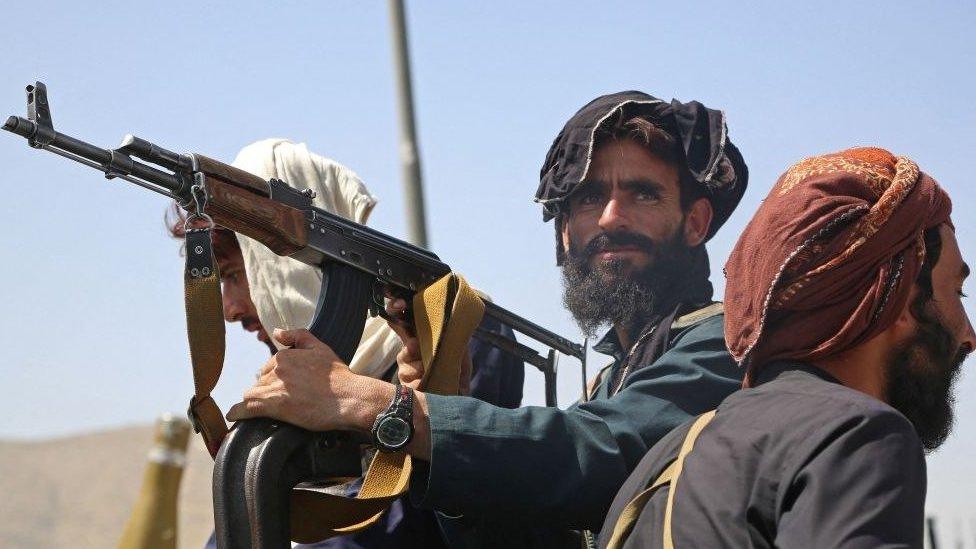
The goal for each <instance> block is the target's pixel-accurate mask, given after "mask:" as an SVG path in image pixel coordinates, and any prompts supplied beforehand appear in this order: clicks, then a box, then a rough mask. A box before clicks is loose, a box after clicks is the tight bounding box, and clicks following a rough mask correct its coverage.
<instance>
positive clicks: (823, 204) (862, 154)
mask: <svg viewBox="0 0 976 549" xmlns="http://www.w3.org/2000/svg"><path fill="white" fill-rule="evenodd" d="M950 210H951V203H950V201H949V197H948V195H947V194H946V193H945V191H943V190H942V189H941V188H940V187H939V185H938V184H937V183H936V182H935V181H934V180H933V179H931V178H930V177H929V176H927V175H925V174H924V173H921V172H919V169H918V166H916V165H915V163H914V162H912V161H911V160H909V159H908V158H905V157H898V158H896V157H894V156H893V155H891V154H890V153H889V152H887V151H885V150H881V149H874V148H861V149H851V150H847V151H843V152H840V153H836V154H828V155H824V156H819V157H814V158H809V159H806V160H804V161H802V162H800V163H799V164H797V165H795V166H793V167H792V168H790V169H789V170H788V171H787V172H786V173H785V174H784V175H783V176H782V177H780V179H779V181H778V182H777V183H776V185H775V186H774V187H773V189H772V191H771V192H770V194H769V196H768V197H767V198H766V200H765V201H764V202H763V203H762V205H761V206H760V208H759V211H758V212H757V213H756V216H755V217H754V218H753V220H752V221H751V222H750V223H749V225H748V227H747V228H746V230H745V232H744V233H743V234H742V237H741V238H740V239H739V242H738V244H737V245H736V247H735V249H734V250H733V251H732V255H731V256H730V257H729V261H728V264H727V265H726V267H725V271H726V276H727V278H728V282H727V286H726V288H727V289H726V292H725V298H726V303H725V306H726V319H725V337H726V341H727V343H728V346H729V349H730V350H731V353H732V355H733V356H734V357H735V358H736V360H738V361H739V362H740V363H741V364H742V365H743V366H744V367H745V370H746V379H745V386H746V387H748V389H746V390H744V391H740V392H738V393H736V394H734V395H732V396H730V397H729V398H728V399H726V400H725V401H724V402H723V403H722V405H721V406H719V407H718V410H717V412H715V413H714V415H712V414H705V415H703V416H701V417H700V418H699V419H698V420H695V421H694V422H689V424H687V425H685V426H683V427H681V428H678V429H676V430H675V431H674V432H673V433H671V434H670V435H668V436H667V437H665V438H664V439H663V440H662V441H661V442H660V443H658V444H657V445H656V446H655V447H654V448H653V449H652V450H651V451H650V452H649V453H648V455H647V456H646V457H645V458H644V459H643V460H642V461H641V463H640V464H639V465H638V467H637V469H636V470H635V471H634V473H633V474H632V475H631V477H630V478H629V479H628V480H627V482H626V484H625V485H624V487H623V488H622V489H621V491H620V493H619V494H618V495H617V497H616V499H615V500H614V502H613V506H612V508H611V511H610V513H609V515H608V516H607V520H606V522H605V523H604V528H603V531H602V534H601V536H602V540H601V542H602V543H601V545H602V546H605V547H606V546H609V547H672V546H684V547H922V543H923V539H922V537H923V536H922V532H923V520H924V515H923V513H924V503H925V486H926V485H925V460H924V456H923V451H924V450H934V449H935V448H937V447H938V446H939V445H940V444H941V443H942V442H943V441H944V440H945V438H946V436H947V435H948V433H949V430H950V426H951V423H952V382H953V380H954V379H955V377H956V375H957V373H958V371H959V368H960V366H961V364H962V361H963V359H964V358H965V357H966V355H967V354H969V353H970V352H971V351H972V350H973V346H974V344H976V334H974V333H973V327H972V325H971V324H970V321H969V319H968V317H967V316H966V312H965V310H964V309H963V305H962V301H961V297H962V296H963V294H962V284H963V280H964V279H965V278H966V276H967V275H968V274H969V267H968V266H967V265H966V263H965V262H963V259H962V257H961V255H960V252H959V246H958V244H957V242H956V236H955V232H954V229H953V225H952V222H951V220H950V218H949V214H950ZM668 471H670V472H668Z"/></svg>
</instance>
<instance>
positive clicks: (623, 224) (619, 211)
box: [597, 196, 630, 233]
mask: <svg viewBox="0 0 976 549" xmlns="http://www.w3.org/2000/svg"><path fill="white" fill-rule="evenodd" d="M597 224H598V225H599V226H600V228H601V229H603V232H605V233H612V232H616V231H621V230H626V229H629V228H630V219H629V218H628V217H627V211H626V208H625V207H624V204H623V203H622V202H621V201H620V199H619V198H617V197H613V196H611V197H610V199H609V200H607V203H606V205H604V206H603V212H602V213H601V214H600V220H599V221H598V222H597Z"/></svg>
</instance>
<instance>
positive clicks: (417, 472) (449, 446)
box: [410, 393, 463, 513]
mask: <svg viewBox="0 0 976 549" xmlns="http://www.w3.org/2000/svg"><path fill="white" fill-rule="evenodd" d="M425 396H426V398H427V414H428V419H429V421H430V462H429V463H428V462H424V461H419V460H414V464H413V473H412V474H411V476H410V499H411V501H412V502H413V504H414V505H416V506H417V507H425V508H431V509H434V508H440V507H439V506H438V503H439V501H441V500H443V499H444V497H443V496H444V492H445V487H449V486H452V485H455V487H456V486H457V485H456V482H458V481H459V479H458V473H457V466H456V464H455V463H454V459H453V458H454V457H455V456H459V455H463V454H462V453H461V452H459V451H458V450H459V449H458V448H457V447H456V438H457V437H455V436H454V433H455V432H456V431H457V430H458V428H459V427H460V426H461V406H460V404H461V403H460V401H461V400H463V399H461V398H459V397H456V396H443V395H432V394H430V393H427V394H425ZM442 510H445V511H448V513H450V510H449V509H442Z"/></svg>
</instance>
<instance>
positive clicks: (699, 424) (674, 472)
mask: <svg viewBox="0 0 976 549" xmlns="http://www.w3.org/2000/svg"><path fill="white" fill-rule="evenodd" d="M713 417H715V410H712V411H710V412H706V413H704V414H702V415H700V416H698V419H696V420H695V422H694V423H692V424H691V427H690V428H689V429H688V434H687V435H685V440H684V442H682V443H681V450H679V451H678V456H677V457H676V458H675V459H674V461H672V462H671V463H669V464H668V466H667V467H665V468H664V471H662V472H661V474H660V475H659V476H658V477H657V478H656V479H655V480H654V482H653V483H652V484H651V485H650V486H648V487H647V488H646V489H644V490H643V491H641V492H640V493H638V494H637V495H636V496H634V498H633V499H631V500H630V502H628V503H627V506H626V507H624V510H623V511H621V512H620V516H619V517H617V522H616V523H615V524H614V526H613V534H612V535H611V536H610V541H609V542H608V543H607V549H620V548H622V547H623V546H624V542H625V541H626V540H627V538H628V537H629V536H630V533H631V532H632V531H633V530H634V525H636V524H637V519H638V518H639V517H640V514H641V511H643V510H644V506H645V505H647V502H648V501H650V499H651V496H653V495H654V494H655V493H657V491H658V490H659V489H660V488H661V487H662V486H667V485H669V484H670V490H668V501H667V504H666V506H665V508H664V528H663V532H662V534H663V540H662V542H663V543H662V545H663V547H664V549H674V539H673V537H672V535H671V520H672V510H673V509H674V494H675V491H676V490H677V488H678V477H679V476H681V470H682V468H683V467H684V463H685V458H687V457H688V454H690V453H691V450H692V449H693V448H694V447H695V441H696V440H697V439H698V435H700V434H701V432H702V429H704V428H705V426H706V425H708V423H709V422H710V421H712V418H713Z"/></svg>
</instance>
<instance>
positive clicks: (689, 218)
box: [684, 198, 714, 248]
mask: <svg viewBox="0 0 976 549" xmlns="http://www.w3.org/2000/svg"><path fill="white" fill-rule="evenodd" d="M713 214H714V211H713V210H712V203H711V202H710V201H709V200H708V199H707V198H699V199H698V200H696V201H695V202H694V203H693V204H692V205H691V207H690V208H688V212H687V213H686V214H685V234H684V237H685V244H686V245H687V246H688V247H689V248H694V247H695V246H697V245H699V244H701V243H702V242H704V241H705V237H706V236H708V228H709V227H711V226H712V216H713Z"/></svg>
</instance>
